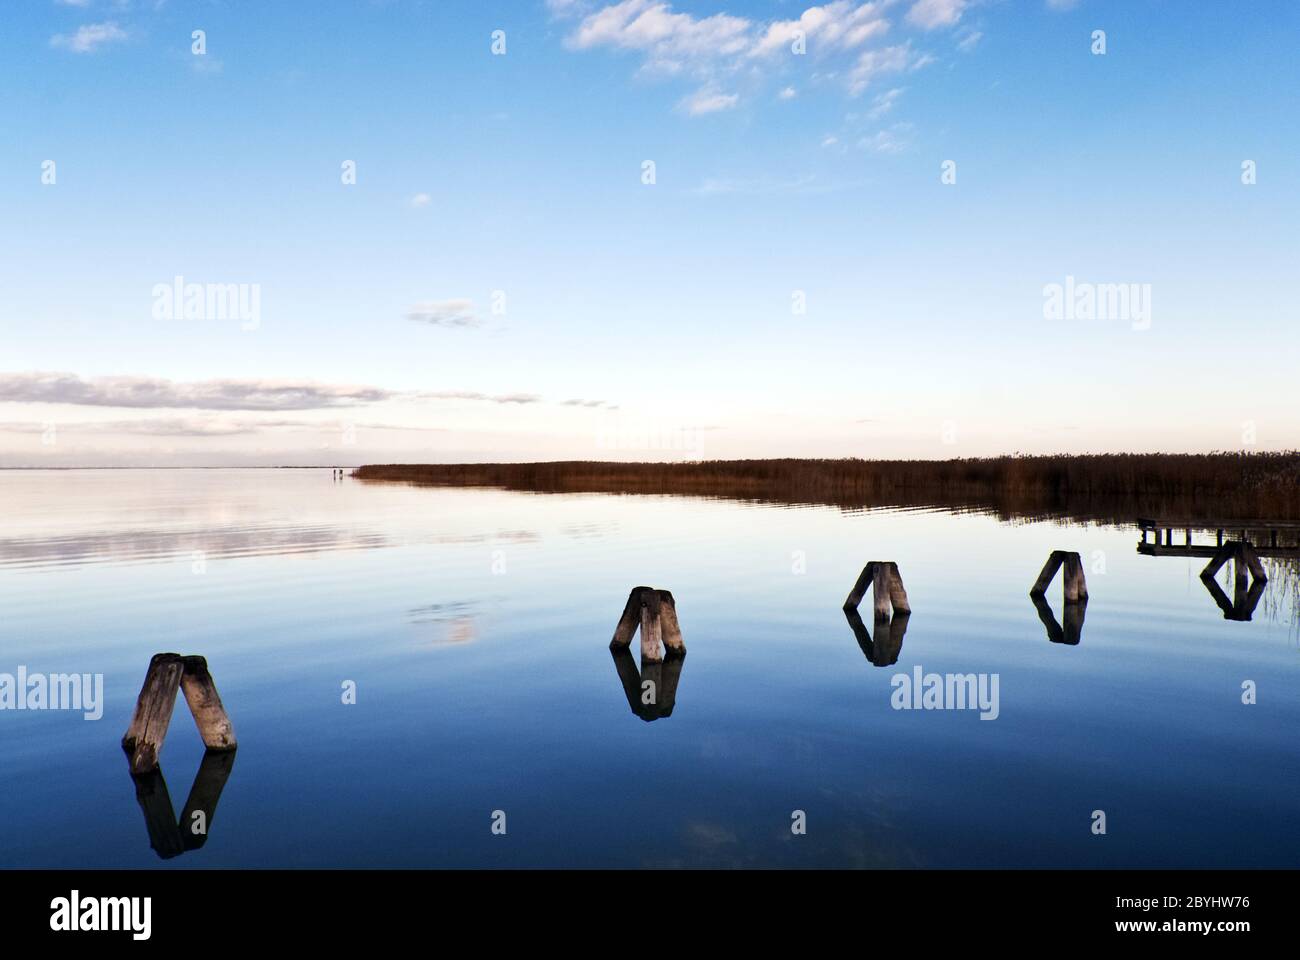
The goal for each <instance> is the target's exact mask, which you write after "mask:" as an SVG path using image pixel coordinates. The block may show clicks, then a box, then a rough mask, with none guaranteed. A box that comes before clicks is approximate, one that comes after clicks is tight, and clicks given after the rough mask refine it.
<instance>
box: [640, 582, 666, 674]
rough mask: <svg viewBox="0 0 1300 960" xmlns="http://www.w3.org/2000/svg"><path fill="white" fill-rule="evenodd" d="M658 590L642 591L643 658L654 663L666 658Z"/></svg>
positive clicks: (643, 660) (644, 660)
mask: <svg viewBox="0 0 1300 960" xmlns="http://www.w3.org/2000/svg"><path fill="white" fill-rule="evenodd" d="M660 606H661V604H660V602H659V591H658V590H643V591H642V592H641V660H642V662H650V663H654V662H657V661H659V660H662V659H663V658H664V655H663V645H662V644H661V642H660V641H661V639H662V638H661V631H662V621H661V620H660V618H659V608H660Z"/></svg>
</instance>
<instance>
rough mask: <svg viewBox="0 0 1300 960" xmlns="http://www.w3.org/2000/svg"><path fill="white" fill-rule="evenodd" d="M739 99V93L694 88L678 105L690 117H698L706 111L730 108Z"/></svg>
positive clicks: (714, 111)
mask: <svg viewBox="0 0 1300 960" xmlns="http://www.w3.org/2000/svg"><path fill="white" fill-rule="evenodd" d="M739 100H740V95H739V94H735V93H719V92H718V91H716V90H696V91H695V92H694V93H692V94H691V95H690V96H688V97H685V98H684V99H683V100H682V102H681V104H680V106H681V108H682V109H683V110H685V111H686V112H687V113H689V114H690V115H691V116H692V117H698V116H701V115H703V114H706V113H717V112H718V111H720V110H730V109H731V108H732V107H734V106H735V105H736V104H737V102H739Z"/></svg>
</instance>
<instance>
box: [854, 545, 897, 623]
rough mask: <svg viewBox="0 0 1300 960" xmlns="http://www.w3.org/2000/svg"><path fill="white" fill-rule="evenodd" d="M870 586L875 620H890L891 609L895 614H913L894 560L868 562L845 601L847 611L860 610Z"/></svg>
mask: <svg viewBox="0 0 1300 960" xmlns="http://www.w3.org/2000/svg"><path fill="white" fill-rule="evenodd" d="M868 585H870V586H871V593H872V609H873V611H874V614H875V619H877V620H888V619H889V614H890V610H891V608H892V610H893V612H894V614H900V613H911V612H912V607H911V606H910V604H909V603H908V602H907V590H905V589H904V588H903V577H902V575H901V574H900V573H899V572H898V564H896V563H894V562H893V561H892V560H870V561H868V562H867V565H866V566H865V567H863V568H862V572H861V573H860V574H858V579H857V582H855V583H854V584H853V589H852V590H850V591H849V595H848V597H847V598H846V599H845V601H844V609H845V610H846V611H847V610H856V609H857V608H858V605H859V604H860V603H862V598H863V597H865V596H866V595H867V586H868Z"/></svg>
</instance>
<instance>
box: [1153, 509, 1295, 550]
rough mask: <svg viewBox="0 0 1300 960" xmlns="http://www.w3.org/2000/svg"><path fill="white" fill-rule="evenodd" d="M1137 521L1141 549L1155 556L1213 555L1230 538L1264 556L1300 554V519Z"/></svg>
mask: <svg viewBox="0 0 1300 960" xmlns="http://www.w3.org/2000/svg"><path fill="white" fill-rule="evenodd" d="M1137 525H1138V529H1139V530H1141V531H1142V539H1141V540H1140V541H1138V546H1137V548H1138V553H1143V554H1147V555H1148V556H1153V557H1205V558H1207V559H1208V558H1213V557H1214V556H1215V555H1216V554H1217V553H1218V552H1219V550H1220V549H1222V547H1223V544H1224V543H1225V542H1226V541H1229V540H1237V541H1240V542H1243V543H1249V544H1251V545H1252V546H1253V547H1254V550H1255V553H1256V554H1257V555H1258V556H1261V557H1300V523H1278V522H1276V521H1272V520H1184V519H1169V518H1153V517H1138V520H1137ZM1198 538H1204V541H1203V542H1198ZM1211 538H1212V541H1213V542H1211Z"/></svg>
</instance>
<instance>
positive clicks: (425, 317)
mask: <svg viewBox="0 0 1300 960" xmlns="http://www.w3.org/2000/svg"><path fill="white" fill-rule="evenodd" d="M406 319H407V320H414V321H415V322H416V323H427V324H429V325H430V326H434V327H477V326H478V325H479V319H478V317H477V316H476V315H475V313H474V301H472V300H465V299H453V300H424V301H421V302H420V303H416V304H412V305H411V307H410V309H408V310H407V311H406Z"/></svg>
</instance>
